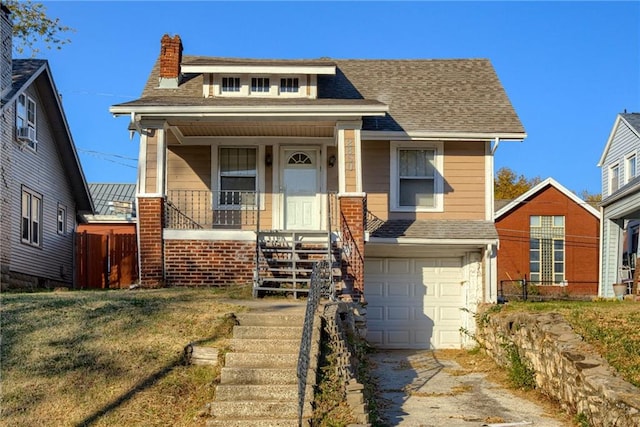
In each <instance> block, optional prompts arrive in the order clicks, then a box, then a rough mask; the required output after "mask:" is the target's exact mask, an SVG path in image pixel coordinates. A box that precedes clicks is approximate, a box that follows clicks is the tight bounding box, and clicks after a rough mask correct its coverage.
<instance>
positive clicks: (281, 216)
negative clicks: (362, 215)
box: [273, 144, 327, 230]
mask: <svg viewBox="0 0 640 427" xmlns="http://www.w3.org/2000/svg"><path fill="white" fill-rule="evenodd" d="M275 148H276V147H275V146H274V152H275V151H276V150H275ZM323 148H325V146H324V145H295V144H293V145H285V144H282V145H280V146H278V147H277V153H278V159H277V162H275V161H274V165H277V168H275V167H274V170H273V193H274V194H277V195H278V200H277V201H276V200H274V203H273V227H274V228H275V229H279V230H284V229H285V225H286V224H285V211H286V210H285V206H284V203H285V197H284V185H283V180H284V169H285V166H286V161H287V158H286V156H285V153H286V152H288V151H307V152H308V151H313V152H314V153H315V158H316V177H317V185H316V195H317V196H318V197H319V200H318V207H319V209H320V211H319V213H318V214H319V215H320V218H319V219H320V221H319V229H320V230H321V229H324V228H326V227H327V218H326V216H327V215H326V212H327V206H326V205H327V200H326V197H320V195H322V194H325V193H326V187H327V185H326V182H327V172H326V168H325V167H323V165H324V164H325V163H326V157H327V150H326V149H323Z"/></svg>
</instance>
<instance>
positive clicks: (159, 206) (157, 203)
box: [138, 197, 164, 288]
mask: <svg viewBox="0 0 640 427" xmlns="http://www.w3.org/2000/svg"><path fill="white" fill-rule="evenodd" d="M163 206H164V199H163V198H162V197H139V198H138V233H139V239H140V247H139V248H138V250H139V252H140V254H139V257H140V286H142V287H144V288H156V287H161V286H164V283H163V282H164V277H163V268H162V226H163V220H162V218H163Z"/></svg>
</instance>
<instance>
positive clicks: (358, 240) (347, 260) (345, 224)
mask: <svg viewBox="0 0 640 427" xmlns="http://www.w3.org/2000/svg"><path fill="white" fill-rule="evenodd" d="M338 197H339V198H340V236H341V240H342V276H343V280H344V281H345V285H346V288H347V289H348V290H352V291H353V292H354V293H355V294H356V295H359V296H360V297H362V293H363V292H364V218H365V206H366V195H365V194H364V193H360V194H357V193H344V194H340V195H339V196H338Z"/></svg>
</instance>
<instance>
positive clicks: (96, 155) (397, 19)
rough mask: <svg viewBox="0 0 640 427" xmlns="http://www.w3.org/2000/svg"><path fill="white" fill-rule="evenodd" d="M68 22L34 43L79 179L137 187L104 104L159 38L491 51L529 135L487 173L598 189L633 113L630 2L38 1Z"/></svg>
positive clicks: (118, 97) (120, 124) (140, 77)
mask: <svg viewBox="0 0 640 427" xmlns="http://www.w3.org/2000/svg"><path fill="white" fill-rule="evenodd" d="M45 5H46V7H47V11H48V14H49V15H50V16H54V17H59V18H60V20H61V22H62V23H63V24H65V25H68V26H70V27H73V28H75V29H76V32H75V33H72V34H71V35H70V37H71V39H72V43H71V44H69V45H66V46H64V47H63V49H62V50H60V51H57V50H44V51H42V53H41V54H40V55H38V57H41V58H45V59H48V60H49V61H50V65H51V69H52V72H53V76H54V79H55V81H56V84H57V87H58V91H59V92H60V93H61V94H62V97H63V105H64V108H65V112H66V115H67V119H68V121H69V124H70V127H71V131H72V133H73V137H74V140H75V143H76V146H77V147H78V150H79V153H80V158H81V161H82V165H83V168H84V172H85V175H86V177H87V180H88V181H89V182H135V176H136V170H135V164H136V162H135V160H130V159H135V158H136V157H137V155H138V149H137V144H138V138H137V136H136V137H134V139H133V140H129V133H128V131H127V129H126V128H127V124H128V119H127V118H117V119H116V118H113V117H112V116H111V115H110V114H109V111H108V109H109V106H110V105H113V104H117V103H121V102H125V101H128V100H132V99H135V98H137V97H138V96H139V95H140V93H141V91H142V87H143V85H144V83H145V81H146V79H147V76H148V74H149V71H150V69H151V66H152V65H153V63H154V61H155V59H156V57H157V56H158V53H159V50H160V38H161V37H162V35H163V34H165V33H168V34H170V35H174V34H179V35H180V37H181V38H182V41H183V45H184V53H185V54H194V55H211V56H237V57H255V58H319V57H332V58H488V59H490V60H491V62H492V63H493V66H494V67H495V69H496V71H497V73H498V76H499V78H500V80H501V81H502V84H503V85H504V87H505V89H506V91H507V94H508V96H509V98H510V99H511V102H512V104H513V105H514V107H515V109H516V112H517V113H518V115H519V116H520V119H521V120H522V123H523V124H524V127H525V129H526V131H527V133H528V135H529V136H528V138H527V139H526V140H525V141H524V142H523V143H514V142H509V143H502V144H501V145H500V147H499V149H498V151H497V153H496V161H495V164H496V170H497V169H498V168H500V167H502V166H508V167H510V168H511V169H513V170H514V171H515V172H516V173H518V174H524V175H525V176H527V177H529V178H531V177H534V176H539V177H541V178H542V179H544V178H547V177H549V176H551V177H553V178H555V179H556V180H557V181H559V182H560V183H561V184H563V185H565V186H566V187H567V188H569V189H570V190H573V191H576V192H578V193H580V192H581V191H583V190H587V191H589V192H591V193H600V191H601V184H600V170H599V168H598V167H597V166H596V164H597V162H598V160H599V158H600V155H601V154H602V150H603V148H604V144H605V143H606V140H607V137H608V135H609V132H610V131H611V127H612V126H613V122H614V120H615V117H616V114H618V113H620V112H622V111H623V110H624V109H626V110H627V111H628V112H640V2H637V1H635V2H630V1H628V2H609V1H607V2H573V1H565V2H518V1H514V2H507V1H505V2H480V1H474V2H456V1H454V2H431V1H423V2H233V3H226V2H206V1H200V2H170V1H165V2H128V1H127V2H124V1H121V2H89V1H86V2H66V1H61V2H48V1H47V2H45Z"/></svg>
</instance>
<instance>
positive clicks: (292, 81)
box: [280, 77, 300, 93]
mask: <svg viewBox="0 0 640 427" xmlns="http://www.w3.org/2000/svg"><path fill="white" fill-rule="evenodd" d="M299 90H300V80H299V79H298V78H297V77H284V78H281V79H280V93H298V91H299Z"/></svg>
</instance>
